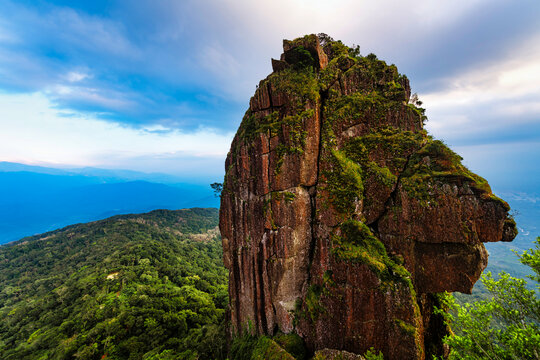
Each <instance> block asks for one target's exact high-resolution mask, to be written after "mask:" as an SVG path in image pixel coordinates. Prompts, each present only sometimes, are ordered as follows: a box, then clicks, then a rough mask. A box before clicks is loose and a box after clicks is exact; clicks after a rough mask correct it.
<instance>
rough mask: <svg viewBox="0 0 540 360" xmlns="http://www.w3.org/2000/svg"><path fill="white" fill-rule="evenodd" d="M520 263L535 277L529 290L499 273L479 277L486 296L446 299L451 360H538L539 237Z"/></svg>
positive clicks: (539, 317)
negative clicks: (460, 300) (462, 300)
mask: <svg viewBox="0 0 540 360" xmlns="http://www.w3.org/2000/svg"><path fill="white" fill-rule="evenodd" d="M520 261H521V262H522V263H523V264H525V265H527V266H529V267H530V268H531V269H532V270H533V271H534V274H535V275H532V276H530V279H531V280H533V281H534V282H535V283H536V286H535V288H536V289H534V288H533V289H529V288H528V287H527V283H526V281H525V280H524V279H519V278H514V277H511V276H510V275H508V274H507V273H504V272H502V273H500V274H499V276H498V278H497V279H496V278H494V277H493V276H492V275H491V273H487V274H486V275H484V276H483V277H482V283H483V285H484V286H485V288H486V289H487V291H488V292H489V294H490V297H489V298H487V299H484V300H480V301H476V302H474V303H466V304H464V305H459V304H458V303H456V302H455V300H454V299H453V297H447V306H448V307H449V308H450V310H452V311H450V312H449V313H446V312H444V313H443V314H444V315H445V316H446V317H447V320H448V321H449V322H450V324H451V326H452V327H453V329H454V330H455V331H456V335H454V336H451V337H448V338H447V339H446V342H447V344H449V345H450V347H451V349H452V353H451V358H453V359H540V298H539V297H538V291H540V286H539V284H540V237H539V238H537V240H536V243H535V248H534V249H530V250H529V251H526V252H524V253H523V254H522V255H521V256H520Z"/></svg>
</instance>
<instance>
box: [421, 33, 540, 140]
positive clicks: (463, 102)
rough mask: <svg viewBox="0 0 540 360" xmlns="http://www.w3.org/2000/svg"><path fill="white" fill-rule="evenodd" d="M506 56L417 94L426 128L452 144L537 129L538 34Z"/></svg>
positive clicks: (539, 102) (539, 86)
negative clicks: (513, 129)
mask: <svg viewBox="0 0 540 360" xmlns="http://www.w3.org/2000/svg"><path fill="white" fill-rule="evenodd" d="M509 54H510V55H509V56H508V57H506V58H499V59H493V60H492V61H491V62H490V63H489V64H476V65H475V67H474V68H472V69H468V70H466V71H463V72H462V73H461V74H459V75H457V76H455V77H453V78H448V79H446V86H445V87H444V88H443V89H441V90H439V91H436V92H433V93H428V94H421V100H423V101H424V105H425V106H426V108H427V110H428V116H429V118H430V121H429V122H428V128H429V129H430V130H431V131H433V132H434V133H435V134H436V135H438V136H441V135H444V136H445V137H447V138H450V139H455V138H458V137H462V136H463V135H471V134H475V133H477V134H479V133H483V132H486V130H495V129H501V128H505V127H508V126H517V125H518V124H521V126H527V124H529V125H530V124H540V100H539V99H540V35H539V34H535V35H534V36H531V38H529V39H527V40H526V41H524V42H523V43H521V44H516V46H515V48H514V49H510V51H509ZM501 136H504V133H502V134H501Z"/></svg>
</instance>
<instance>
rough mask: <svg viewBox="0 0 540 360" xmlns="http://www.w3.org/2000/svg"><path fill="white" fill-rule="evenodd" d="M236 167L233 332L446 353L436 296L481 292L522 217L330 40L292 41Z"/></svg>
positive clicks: (227, 204)
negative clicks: (493, 256) (494, 248)
mask: <svg viewBox="0 0 540 360" xmlns="http://www.w3.org/2000/svg"><path fill="white" fill-rule="evenodd" d="M283 50H284V53H283V54H282V55H281V58H280V60H274V59H272V67H273V72H272V74H270V75H269V76H268V77H267V78H266V79H264V80H262V81H261V82H260V83H259V85H258V87H257V90H256V92H255V95H254V96H253V97H252V98H251V100H250V105H249V109H248V110H247V112H246V114H245V116H244V118H243V120H242V123H241V125H240V128H239V129H238V132H237V134H236V136H235V138H234V140H233V142H232V145H231V150H230V152H229V154H228V156H227V160H226V175H225V182H224V187H223V192H222V199H221V210H220V230H221V234H222V241H223V249H224V262H225V266H226V267H227V268H228V269H229V271H230V275H229V279H230V281H229V296H230V321H231V325H232V330H233V331H234V332H240V331H243V330H246V329H248V330H249V331H252V332H254V333H256V334H267V335H270V336H271V335H273V334H275V333H277V332H283V333H286V334H287V333H296V334H298V335H300V336H301V337H302V338H303V340H304V341H305V344H306V347H307V349H308V351H309V352H310V353H314V352H315V351H317V350H320V349H337V350H346V351H349V352H351V353H356V354H362V353H364V352H365V351H366V350H367V349H369V348H370V347H374V348H375V349H376V350H380V351H382V353H383V354H384V356H385V358H386V359H424V358H431V355H432V354H433V355H444V354H445V351H446V350H445V349H444V346H443V344H442V341H441V340H442V337H443V336H444V335H445V334H447V333H448V331H449V330H448V329H447V328H446V326H445V325H444V323H443V322H442V320H441V318H440V316H438V315H436V314H434V311H433V310H434V307H435V306H437V305H439V296H438V293H441V292H444V291H449V292H453V291H459V292H465V293H467V292H470V291H471V289H472V287H473V285H474V283H475V282H476V280H477V279H478V278H479V276H480V274H481V272H482V271H483V269H484V268H485V267H486V265H487V252H486V250H485V248H484V245H483V244H482V243H484V242H491V241H511V240H512V239H513V238H514V237H515V235H516V227H515V223H514V222H513V220H512V218H511V217H509V216H508V211H509V206H508V204H507V203H506V202H504V201H503V200H501V199H499V198H498V197H496V196H495V195H494V194H493V193H492V192H491V189H490V187H489V185H488V183H487V182H486V180H484V179H483V178H481V177H480V176H478V175H476V174H474V173H472V172H470V171H469V170H468V169H467V168H466V167H465V166H463V165H462V164H461V158H460V156H459V155H457V154H456V153H454V152H453V151H452V150H450V149H449V148H448V147H447V146H446V145H445V144H443V143H442V142H441V141H438V140H435V139H433V138H432V137H431V136H429V135H428V134H427V133H426V131H425V130H424V129H423V124H424V121H425V119H426V118H425V116H424V110H423V109H422V108H420V107H418V106H417V105H419V103H418V102H417V101H415V99H414V97H413V98H412V99H411V90H410V86H409V81H408V79H407V77H406V76H404V75H401V74H399V73H398V71H397V68H396V67H395V66H394V65H387V64H386V63H385V62H384V61H381V60H378V59H377V57H376V56H375V55H373V54H370V55H368V56H365V57H363V56H360V55H359V51H358V49H352V48H349V47H347V46H345V45H343V44H342V43H341V42H340V41H333V40H332V39H331V38H329V37H327V36H316V35H308V36H305V37H303V38H298V39H296V40H293V41H287V40H285V41H284V43H283Z"/></svg>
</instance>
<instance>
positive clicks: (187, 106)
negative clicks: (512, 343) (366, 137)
mask: <svg viewBox="0 0 540 360" xmlns="http://www.w3.org/2000/svg"><path fill="white" fill-rule="evenodd" d="M538 19H540V2H539V1H538V0H517V1H516V0H509V1H503V0H467V1H458V0H456V1H445V2H441V1H434V0H417V1H414V2H406V1H387V0H382V1H359V0H354V1H353V0H335V1H331V2H330V1H323V0H310V1H307V0H272V1H266V0H260V1H248V0H214V1H208V0H183V1H175V0H159V1H156V0H153V1H150V0H139V1H129V0H125V1H114V0H112V1H100V0H93V1H67V0H66V1H39V0H33V1H25V0H18V1H9V0H0V161H12V162H21V163H26V164H34V165H46V166H56V167H70V166H74V167H81V166H93V167H101V168H121V169H130V170H137V171H145V172H161V173H167V174H173V175H178V176H183V177H185V178H189V177H195V174H196V177H198V178H201V177H204V178H205V179H215V181H219V180H220V179H222V177H223V173H224V169H223V168H224V165H223V164H224V159H225V156H226V154H227V152H228V150H229V146H230V142H231V140H232V138H233V136H234V133H235V131H236V129H237V127H238V125H239V124H240V121H241V119H242V115H243V113H244V112H245V110H246V109H247V107H248V104H249V98H250V97H251V95H252V94H253V92H254V91H255V86H256V85H257V84H258V82H259V80H261V79H263V78H264V77H266V76H267V75H268V74H269V73H270V72H271V63H270V58H272V57H274V58H278V57H279V55H280V54H281V45H282V39H292V38H295V37H298V36H302V35H304V34H309V33H320V32H324V33H327V34H329V35H330V36H332V37H333V38H335V39H340V40H342V41H343V42H344V43H345V44H348V45H360V50H361V54H363V55H366V54H368V53H371V52H373V53H375V54H376V55H377V56H378V57H379V58H380V59H383V60H385V61H387V62H388V63H393V64H396V65H397V67H398V69H399V71H400V72H401V73H404V74H406V75H407V76H408V77H409V79H410V82H411V87H412V89H413V92H416V93H418V95H419V97H420V100H422V101H423V102H424V106H425V107H426V108H427V115H428V118H429V121H428V124H427V128H428V131H430V133H431V134H433V135H434V136H435V137H436V138H439V139H442V140H444V141H445V142H446V143H447V144H448V145H450V146H451V147H452V148H453V149H454V150H456V151H457V152H458V153H459V154H461V155H462V156H463V157H464V159H465V160H464V162H465V164H466V165H467V166H469V167H470V168H471V170H473V171H475V172H478V173H479V174H480V175H482V176H484V177H486V178H487V179H488V180H489V181H490V182H491V183H492V185H493V184H494V185H495V186H494V187H495V188H497V189H500V190H504V191H507V190H512V189H515V190H523V191H531V189H532V190H535V189H538V192H540V189H539V188H540V184H539V180H538V179H540V160H539V156H538V155H539V154H540V21H538Z"/></svg>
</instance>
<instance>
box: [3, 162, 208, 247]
mask: <svg viewBox="0 0 540 360" xmlns="http://www.w3.org/2000/svg"><path fill="white" fill-rule="evenodd" d="M218 206H219V199H218V198H216V197H215V196H214V194H213V192H212V189H211V188H210V186H209V184H190V183H185V182H180V179H179V178H175V177H174V176H170V175H164V174H147V173H142V172H141V173H139V172H135V171H129V170H106V169H96V168H81V169H69V170H63V169H54V168H47V167H39V166H29V165H24V164H17V163H7V162H0V244H2V243H6V242H10V241H13V240H18V239H20V238H22V237H25V236H30V235H34V234H37V233H42V232H46V231H50V230H54V229H57V228H60V227H63V226H66V225H69V224H74V223H80V222H88V221H93V220H98V219H102V218H105V217H109V216H112V215H117V214H126V213H140V212H147V211H150V210H154V209H171V210H174V209H182V208H190V207H218Z"/></svg>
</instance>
